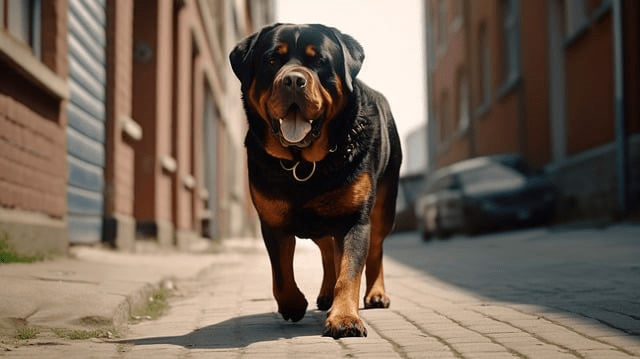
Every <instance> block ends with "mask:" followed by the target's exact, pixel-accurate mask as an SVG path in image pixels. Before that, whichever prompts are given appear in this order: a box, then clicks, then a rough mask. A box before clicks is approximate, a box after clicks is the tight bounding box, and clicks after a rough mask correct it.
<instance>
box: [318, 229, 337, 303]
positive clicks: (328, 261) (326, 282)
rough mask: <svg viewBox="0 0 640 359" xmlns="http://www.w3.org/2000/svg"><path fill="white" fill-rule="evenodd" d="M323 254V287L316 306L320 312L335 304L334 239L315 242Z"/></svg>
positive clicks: (325, 238) (329, 238)
mask: <svg viewBox="0 0 640 359" xmlns="http://www.w3.org/2000/svg"><path fill="white" fill-rule="evenodd" d="M313 241H314V242H315V243H316V244H317V245H318V247H320V253H321V254H322V269H323V270H324V274H323V277H322V286H320V293H319V294H318V299H317V300H316V304H317V305H318V309H320V310H329V308H331V305H332V304H333V291H334V289H335V287H336V267H335V263H334V257H333V237H323V238H320V239H314V240H313Z"/></svg>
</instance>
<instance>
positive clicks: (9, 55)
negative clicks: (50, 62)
mask: <svg viewBox="0 0 640 359" xmlns="http://www.w3.org/2000/svg"><path fill="white" fill-rule="evenodd" d="M0 61H6V62H7V63H8V64H9V66H11V67H13V68H14V69H15V70H17V71H18V72H20V73H21V74H23V75H24V76H25V78H26V79H27V80H29V81H31V82H33V83H34V84H36V85H37V86H38V87H40V88H42V89H43V90H44V91H46V92H48V93H49V94H51V95H52V96H54V97H55V98H57V99H58V100H65V99H68V98H69V85H68V84H67V81H66V80H65V79H63V78H61V77H60V76H58V75H57V74H56V73H55V72H53V71H51V69H49V68H48V67H47V66H45V65H44V64H43V63H42V62H40V60H38V59H37V58H36V57H35V56H34V55H33V53H32V52H31V51H30V50H28V49H27V48H26V47H25V46H24V45H23V44H21V43H19V42H17V41H16V40H14V39H13V38H12V37H11V36H9V35H7V34H3V33H0Z"/></svg>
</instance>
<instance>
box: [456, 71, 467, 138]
mask: <svg viewBox="0 0 640 359" xmlns="http://www.w3.org/2000/svg"><path fill="white" fill-rule="evenodd" d="M468 127H469V83H468V81H467V76H466V75H465V74H461V75H459V77H458V131H460V132H462V131H464V130H466V129H467V128H468Z"/></svg>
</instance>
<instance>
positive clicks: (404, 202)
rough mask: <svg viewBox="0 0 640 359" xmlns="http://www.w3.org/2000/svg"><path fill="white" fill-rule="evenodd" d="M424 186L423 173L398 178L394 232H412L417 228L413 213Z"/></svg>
mask: <svg viewBox="0 0 640 359" xmlns="http://www.w3.org/2000/svg"><path fill="white" fill-rule="evenodd" d="M424 184H425V173H414V174H409V175H403V176H402V177H400V180H399V182H398V199H397V200H396V220H395V226H394V228H393V230H394V232H404V231H413V230H416V229H417V228H418V224H417V221H416V214H415V212H414V211H415V207H416V199H417V198H418V196H420V194H422V192H423V188H424Z"/></svg>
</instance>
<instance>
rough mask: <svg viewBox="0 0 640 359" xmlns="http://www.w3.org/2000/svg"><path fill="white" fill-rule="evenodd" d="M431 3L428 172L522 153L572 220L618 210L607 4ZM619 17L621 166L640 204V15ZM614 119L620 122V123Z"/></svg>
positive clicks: (625, 1)
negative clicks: (549, 182) (556, 191)
mask: <svg viewBox="0 0 640 359" xmlns="http://www.w3.org/2000/svg"><path fill="white" fill-rule="evenodd" d="M616 1H618V0H578V1H573V0H544V1H522V0H488V1H470V0H427V1H426V2H425V6H426V16H427V18H426V23H427V49H428V59H429V62H430V63H429V64H428V74H427V79H428V88H429V105H430V106H429V113H430V120H429V129H428V134H429V141H428V144H429V148H430V151H432V153H433V155H432V156H433V157H432V159H433V161H434V164H435V166H433V168H432V169H437V168H439V167H442V166H445V165H448V164H451V163H454V162H457V161H460V160H463V159H467V158H472V157H477V156H483V155H490V154H496V153H520V154H522V155H524V156H525V157H526V158H527V159H528V160H529V161H530V162H531V163H532V164H533V165H534V166H536V167H538V168H544V169H545V170H546V171H547V173H548V174H549V175H550V177H551V178H552V179H553V180H554V182H555V183H556V184H558V185H559V186H560V187H561V189H562V190H563V193H564V194H565V197H566V198H567V201H566V202H565V203H564V206H565V207H563V208H561V211H565V212H571V213H572V215H573V216H576V217H593V216H608V215H611V214H612V213H615V212H616V211H617V210H618V208H617V207H618V206H617V199H616V195H617V190H618V183H619V181H618V177H619V175H618V169H617V164H616V154H617V152H618V148H619V147H620V146H619V142H618V138H620V137H619V136H618V137H616V134H615V129H616V124H617V123H618V122H617V121H618V119H617V118H616V111H617V108H616V103H615V97H614V96H615V95H614V94H615V88H614V84H615V81H616V79H615V76H614V71H615V66H614V62H615V59H616V57H615V51H614V50H615V48H614V30H613V25H614V14H613V8H614V5H613V4H614V3H615V2H616ZM620 4H621V6H622V8H623V11H622V16H621V18H620V20H621V24H622V33H623V40H622V41H623V42H622V48H623V52H622V64H623V65H622V67H621V71H622V74H623V75H622V76H621V80H622V81H623V88H624V92H625V99H624V102H621V103H620V105H619V109H620V108H621V109H622V110H623V111H624V114H625V125H624V126H625V128H624V131H622V132H623V133H624V139H625V140H626V141H627V146H625V147H626V151H628V152H627V153H628V158H627V161H626V162H625V164H624V167H625V170H626V173H627V176H628V177H627V182H626V183H628V187H627V188H626V190H625V196H626V197H627V199H628V200H629V203H630V204H631V206H633V205H637V203H638V202H639V200H640V170H639V168H640V107H639V104H640V81H639V80H640V74H639V70H640V57H639V55H640V42H639V39H638V34H639V28H638V26H639V24H638V20H639V19H640V6H639V5H638V2H637V1H633V0H620ZM618 113H619V112H618Z"/></svg>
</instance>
